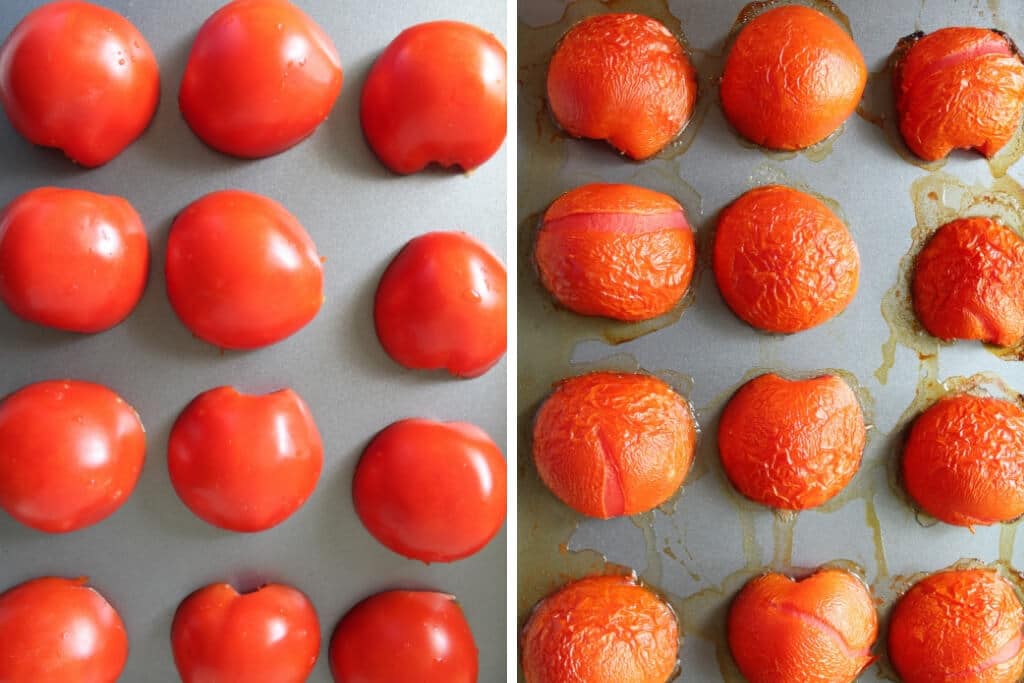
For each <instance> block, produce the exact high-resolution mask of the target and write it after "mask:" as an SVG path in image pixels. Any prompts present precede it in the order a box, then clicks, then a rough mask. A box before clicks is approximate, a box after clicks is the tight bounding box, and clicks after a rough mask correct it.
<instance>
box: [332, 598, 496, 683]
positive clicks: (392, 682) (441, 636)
mask: <svg viewBox="0 0 1024 683" xmlns="http://www.w3.org/2000/svg"><path fill="white" fill-rule="evenodd" d="M329 656H330V661H331V672H332V673H333V674H334V680H335V681H337V683H363V682H365V683H370V682H372V683H407V682H408V681H416V682H417V683H476V681H477V672H478V669H479V663H478V655H477V649H476V643H475V642H474V640H473V633H472V631H470V629H469V624H468V623H467V622H466V617H465V616H463V614H462V609H461V608H460V607H459V604H458V603H457V602H456V601H455V598H454V597H453V596H451V595H447V594H445V593H435V592H431V591H386V592H384V593H378V594H376V595H374V596H372V597H369V598H367V599H366V600H363V601H362V602H361V603H359V604H358V605H356V606H355V607H353V608H352V609H351V610H349V612H348V614H346V615H345V616H344V617H343V618H342V620H341V621H340V622H338V627H337V628H336V629H335V630H334V635H333V636H332V637H331V646H330V650H329Z"/></svg>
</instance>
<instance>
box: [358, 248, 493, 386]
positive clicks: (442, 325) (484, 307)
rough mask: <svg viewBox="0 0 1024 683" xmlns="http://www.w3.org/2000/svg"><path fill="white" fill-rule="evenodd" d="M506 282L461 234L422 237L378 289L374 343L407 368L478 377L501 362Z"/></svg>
mask: <svg viewBox="0 0 1024 683" xmlns="http://www.w3.org/2000/svg"><path fill="white" fill-rule="evenodd" d="M506 277H507V276H506V273H505V266H504V265H502V263H501V261H499V260H498V258H497V257H496V256H495V255H494V254H493V253H491V251H490V250H489V249H487V247H485V246H484V245H483V244H481V243H480V242H478V241H477V240H475V239H474V238H472V237H470V236H469V235H467V234H466V233H462V232H430V233H427V234H425V235H420V236H419V237H416V238H414V239H412V240H411V241H410V242H409V243H408V244H406V245H405V247H403V248H402V250H401V251H400V252H398V255H397V256H395V258H394V260H392V261H391V263H390V264H389V265H388V267H387V269H386V270H385V271H384V275H383V276H382V277H381V279H380V284H378V285H377V294H376V298H375V301H374V309H373V315H374V323H375V325H376V328H377V338H378V339H379V340H380V343H381V345H382V346H383V347H384V350H385V351H387V353H388V355H389V356H391V357H392V358H393V359H394V360H395V361H396V362H398V363H400V364H401V365H404V366H405V367H407V368H413V369H419V370H436V369H439V368H444V369H446V370H448V372H450V373H451V374H453V375H455V376H457V377H476V376H478V375H482V374H483V373H485V372H487V370H489V369H490V368H491V366H493V365H494V364H495V363H497V362H498V361H499V360H500V359H501V357H502V356H503V355H505V346H506V333H507V327H506V320H505V315H506V310H507V300H506V284H507V283H506Z"/></svg>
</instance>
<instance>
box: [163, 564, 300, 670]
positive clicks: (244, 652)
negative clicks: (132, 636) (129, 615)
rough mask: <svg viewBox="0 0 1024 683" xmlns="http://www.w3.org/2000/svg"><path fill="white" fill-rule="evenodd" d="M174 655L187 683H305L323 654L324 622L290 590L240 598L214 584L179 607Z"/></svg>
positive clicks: (266, 589)
mask: <svg viewBox="0 0 1024 683" xmlns="http://www.w3.org/2000/svg"><path fill="white" fill-rule="evenodd" d="M171 649H172V650H173V652H174V663H175V665H176V666H177V668H178V675H179V676H181V680H182V683H305V681H306V679H307V678H308V677H309V675H310V673H311V672H312V671H313V666H314V665H315V664H316V660H317V656H318V654H319V651H320V622H319V620H318V619H317V615H316V610H315V609H314V608H313V604H312V603H311V602H310V601H309V598H307V597H306V596H305V595H303V594H302V593H301V592H300V591H298V590H296V589H294V588H292V587H291V586H285V585H282V584H269V585H266V586H263V587H261V588H258V589H256V590H255V591H253V592H251V593H245V594H241V595H240V594H239V593H238V591H236V590H235V589H234V588H233V587H232V586H230V585H228V584H226V583H218V584H211V585H209V586H206V587H204V588H200V589H199V590H197V591H196V592H194V593H192V594H191V595H189V596H188V597H187V598H185V600H183V601H182V603H181V605H179V606H178V610H177V612H175V614H174V621H173V622H172V624H171Z"/></svg>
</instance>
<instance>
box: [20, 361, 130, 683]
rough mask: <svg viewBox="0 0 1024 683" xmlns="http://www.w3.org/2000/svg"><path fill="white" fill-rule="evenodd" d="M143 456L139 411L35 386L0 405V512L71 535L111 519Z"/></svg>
mask: <svg viewBox="0 0 1024 683" xmlns="http://www.w3.org/2000/svg"><path fill="white" fill-rule="evenodd" d="M145 456H146V433H145V430H144V429H143V427H142V422H141V421H140V420H139V415H138V413H136V412H135V409H134V408H132V407H131V406H130V405H128V403H127V402H126V401H125V400H124V399H123V398H121V397H120V396H118V395H117V394H116V393H114V392H113V391H111V390H110V389H108V388H106V387H104V386H101V385H99V384H93V383H91V382H82V381H77V380H51V381H45V382H37V383H35V384H30V385H28V386H26V387H23V388H22V389H19V390H18V391H16V392H14V393H13V394H10V395H9V396H7V398H5V399H4V400H3V401H2V402H0V508H3V509H4V510H6V511H7V513H8V514H10V515H11V516H12V517H14V518H15V519H16V520H18V521H19V522H21V523H22V524H25V525H26V526H29V527H32V528H33V529H37V530H39V531H46V532H49V533H64V532H68V531H76V530H78V529H81V528H83V527H87V526H90V525H92V524H96V523H97V522H99V521H101V520H103V519H105V518H106V517H108V516H109V515H111V514H113V512H114V511H115V510H117V509H118V508H119V507H121V505H122V504H124V502H125V501H126V500H127V499H128V497H129V496H130V495H131V493H132V490H133V489H134V488H135V484H136V482H137V481H138V479H139V474H140V473H141V472H142V463H143V461H144V459H145ZM0 680H2V679H0Z"/></svg>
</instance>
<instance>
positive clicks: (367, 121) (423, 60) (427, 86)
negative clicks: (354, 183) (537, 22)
mask: <svg viewBox="0 0 1024 683" xmlns="http://www.w3.org/2000/svg"><path fill="white" fill-rule="evenodd" d="M506 72H507V68H506V66H505V47H504V46H503V45H502V44H501V43H500V42H499V41H498V39H497V38H495V37H494V36H493V35H491V34H490V33H488V32H487V31H484V30H483V29H480V28H477V27H476V26H472V25H470V24H463V23H460V22H458V21H431V22H428V23H426V24H419V25H417V26H413V27H412V28H408V29H406V30H404V31H402V33H400V34H399V35H398V37H397V38H395V39H394V40H393V41H391V44H390V45H388V46H387V48H386V49H385V50H384V52H383V54H381V56H380V57H378V58H377V61H376V62H375V63H374V65H373V68H372V69H370V75H369V76H367V77H366V85H364V86H363V96H362V101H361V103H360V119H361V120H362V122H363V133H364V134H365V135H366V141H367V142H369V143H370V147H372V148H373V151H374V153H375V154H376V155H377V157H378V158H379V159H380V160H381V162H382V163H383V164H384V165H385V166H387V167H388V168H390V169H391V170H392V171H394V172H395V173H415V172H416V171H420V170H422V169H423V168H424V167H426V166H427V165H428V164H430V163H436V164H439V165H440V166H444V167H450V166H458V167H460V168H462V169H463V170H465V171H471V170H473V169H474V168H476V167H477V166H479V165H480V164H482V163H484V162H485V161H487V160H488V159H490V158H491V157H492V156H494V153H495V152H497V151H498V148H499V147H501V143H502V142H503V141H504V140H505V132H506V107H507V103H506V78H507V76H506Z"/></svg>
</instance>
